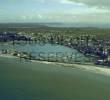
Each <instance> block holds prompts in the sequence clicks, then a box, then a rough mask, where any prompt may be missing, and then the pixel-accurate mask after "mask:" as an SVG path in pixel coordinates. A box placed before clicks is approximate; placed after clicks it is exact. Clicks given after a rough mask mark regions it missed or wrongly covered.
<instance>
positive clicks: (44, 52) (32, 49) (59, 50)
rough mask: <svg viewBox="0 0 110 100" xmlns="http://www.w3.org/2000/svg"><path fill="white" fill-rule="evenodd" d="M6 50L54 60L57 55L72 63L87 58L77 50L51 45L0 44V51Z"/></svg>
mask: <svg viewBox="0 0 110 100" xmlns="http://www.w3.org/2000/svg"><path fill="white" fill-rule="evenodd" d="M2 49H4V50H5V49H6V50H9V51H20V52H28V53H31V54H32V55H33V56H36V57H38V56H39V54H41V56H42V58H44V57H48V55H49V54H51V55H50V56H51V57H53V58H55V57H56V54H57V58H64V57H72V59H73V61H74V59H75V60H76V58H77V61H86V60H87V58H86V57H84V55H83V54H81V53H79V52H78V51H77V50H75V49H72V48H69V47H65V46H61V45H55V44H54V45H52V44H45V45H43V44H42V45H40V44H26V43H22V42H20V44H15V45H12V44H10V43H8V44H0V50H2Z"/></svg>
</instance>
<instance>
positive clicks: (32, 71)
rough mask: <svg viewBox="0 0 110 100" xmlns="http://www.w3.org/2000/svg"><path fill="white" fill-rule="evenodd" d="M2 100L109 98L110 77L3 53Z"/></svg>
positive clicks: (106, 99)
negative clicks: (26, 60)
mask: <svg viewBox="0 0 110 100" xmlns="http://www.w3.org/2000/svg"><path fill="white" fill-rule="evenodd" d="M0 100H110V77H108V76H104V75H100V74H95V73H92V72H87V71H82V70H80V69H72V68H70V67H63V66H60V65H48V64H41V63H34V62H33V63H32V62H25V61H21V62H20V61H19V59H18V58H6V57H0Z"/></svg>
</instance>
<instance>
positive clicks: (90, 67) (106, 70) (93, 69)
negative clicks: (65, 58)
mask: <svg viewBox="0 0 110 100" xmlns="http://www.w3.org/2000/svg"><path fill="white" fill-rule="evenodd" d="M0 57H6V58H18V57H16V56H12V55H10V54H0ZM31 62H33V63H43V64H47V65H61V66H62V67H70V68H72V69H75V68H76V69H80V70H84V71H90V72H93V73H98V74H102V75H107V76H110V69H109V68H108V67H106V66H96V65H89V64H88V65H82V64H66V63H59V62H48V61H35V60H31Z"/></svg>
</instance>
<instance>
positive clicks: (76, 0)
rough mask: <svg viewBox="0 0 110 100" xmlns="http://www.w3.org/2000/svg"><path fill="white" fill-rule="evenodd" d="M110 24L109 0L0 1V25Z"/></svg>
mask: <svg viewBox="0 0 110 100" xmlns="http://www.w3.org/2000/svg"><path fill="white" fill-rule="evenodd" d="M7 22H8V23H9V22H11V23H12V22H22V23H24V22H65V23H99V24H100V23H106V24H107V23H110V0H0V23H7Z"/></svg>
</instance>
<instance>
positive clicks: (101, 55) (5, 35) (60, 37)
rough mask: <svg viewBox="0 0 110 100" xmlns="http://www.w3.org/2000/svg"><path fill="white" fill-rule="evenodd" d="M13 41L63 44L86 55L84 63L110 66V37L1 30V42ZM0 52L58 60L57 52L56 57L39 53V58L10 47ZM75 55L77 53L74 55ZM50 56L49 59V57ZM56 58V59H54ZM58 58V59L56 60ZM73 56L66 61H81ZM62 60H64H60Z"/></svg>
mask: <svg viewBox="0 0 110 100" xmlns="http://www.w3.org/2000/svg"><path fill="white" fill-rule="evenodd" d="M5 43H11V45H16V44H18V43H19V44H22V43H24V44H29V45H32V44H39V45H45V44H51V45H61V46H65V47H68V48H71V49H73V50H74V49H75V50H77V51H78V52H79V53H81V54H82V55H84V57H85V58H87V60H85V62H84V63H88V64H95V65H103V66H110V40H108V39H98V37H97V36H96V35H94V34H83V35H82V34H80V35H76V36H75V35H73V34H70V35H68V34H62V33H59V32H53V33H52V32H46V33H45V32H41V33H40V32H35V33H34V32H0V44H5ZM0 54H10V55H13V56H17V57H19V58H20V59H21V58H24V59H29V60H42V61H49V62H53V61H54V62H58V60H57V58H58V56H57V54H56V55H55V56H56V58H52V57H50V58H49V57H47V58H46V59H43V58H41V56H40V54H39V59H37V58H36V57H35V56H34V55H32V54H31V53H30V52H25V51H24V52H20V51H16V50H15V51H9V50H8V49H1V51H0ZM74 56H75V55H74ZM48 58H49V59H48ZM53 59H54V60H53ZM55 59H56V60H55ZM71 59H72V56H71V57H69V58H68V57H66V60H67V61H66V63H81V62H80V61H77V60H76V59H74V60H71ZM60 62H63V63H64V61H62V60H60Z"/></svg>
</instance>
